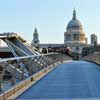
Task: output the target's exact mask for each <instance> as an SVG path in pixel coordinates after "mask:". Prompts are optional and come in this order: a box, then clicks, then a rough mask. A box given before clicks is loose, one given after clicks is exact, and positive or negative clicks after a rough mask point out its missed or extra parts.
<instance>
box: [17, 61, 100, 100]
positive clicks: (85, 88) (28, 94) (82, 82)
mask: <svg viewBox="0 0 100 100" xmlns="http://www.w3.org/2000/svg"><path fill="white" fill-rule="evenodd" d="M66 98H67V99H68V98H100V68H99V67H98V66H97V65H96V64H93V63H89V62H85V61H72V62H66V63H64V64H60V65H59V66H58V67H57V68H56V69H54V70H53V71H52V72H50V73H49V74H48V75H46V76H45V77H44V78H42V79H41V80H40V81H39V82H38V83H37V84H35V85H33V86H32V87H30V88H29V89H28V90H27V91H25V92H24V93H23V94H21V95H20V96H19V97H17V98H16V100H20V99H28V100H29V99H32V100H36V99H43V100H44V99H46V100H47V99H57V100H58V99H66Z"/></svg>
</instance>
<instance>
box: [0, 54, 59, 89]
mask: <svg viewBox="0 0 100 100" xmlns="http://www.w3.org/2000/svg"><path fill="white" fill-rule="evenodd" d="M52 55H57V54H56V53H55V54H54V53H51V54H42V55H31V56H23V57H14V58H5V59H0V68H2V69H3V70H2V71H1V72H0V76H1V78H0V90H3V88H4V87H2V81H3V77H4V75H6V74H5V73H6V71H7V72H10V73H11V74H12V78H11V79H10V80H11V81H10V82H11V84H12V85H15V84H16V78H17V79H18V80H23V79H25V78H27V77H29V76H31V75H33V74H35V73H36V72H38V71H40V70H42V69H44V68H46V67H47V66H49V65H51V64H53V63H55V62H57V61H58V60H57V59H53V58H52Z"/></svg>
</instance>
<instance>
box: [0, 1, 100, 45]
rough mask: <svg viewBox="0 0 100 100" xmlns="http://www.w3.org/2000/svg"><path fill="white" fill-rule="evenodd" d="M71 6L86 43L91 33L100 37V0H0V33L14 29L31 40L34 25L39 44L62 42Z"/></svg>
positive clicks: (70, 16)
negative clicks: (81, 27)
mask: <svg viewBox="0 0 100 100" xmlns="http://www.w3.org/2000/svg"><path fill="white" fill-rule="evenodd" d="M74 8H75V9H76V12H77V18H78V19H79V20H80V21H81V23H82V25H83V28H84V31H85V33H86V36H87V37H88V38H89V39H88V40H89V42H90V34H92V33H95V34H96V35H97V36H98V39H99V37H100V11H99V10H100V0H0V33H2V32H17V33H18V34H19V35H21V36H22V37H23V38H24V39H26V40H27V41H28V42H31V41H32V36H33V31H34V28H35V27H37V29H38V32H39V39H40V42H41V43H63V42H64V32H65V30H66V26H67V24H68V22H69V21H70V20H71V18H72V12H73V9H74ZM99 43H100V40H99Z"/></svg>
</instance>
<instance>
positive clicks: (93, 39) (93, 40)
mask: <svg viewBox="0 0 100 100" xmlns="http://www.w3.org/2000/svg"><path fill="white" fill-rule="evenodd" d="M91 44H92V45H94V44H97V36H96V35H95V34H92V35H91Z"/></svg>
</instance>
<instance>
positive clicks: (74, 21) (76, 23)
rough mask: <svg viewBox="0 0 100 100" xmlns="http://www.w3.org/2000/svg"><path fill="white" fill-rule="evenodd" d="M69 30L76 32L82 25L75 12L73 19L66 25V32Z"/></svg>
mask: <svg viewBox="0 0 100 100" xmlns="http://www.w3.org/2000/svg"><path fill="white" fill-rule="evenodd" d="M69 29H77V30H82V24H81V22H80V21H79V20H78V19H77V18H76V11H75V10H74V12H73V18H72V20H71V21H70V22H69V23H68V26H67V30H69Z"/></svg>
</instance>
